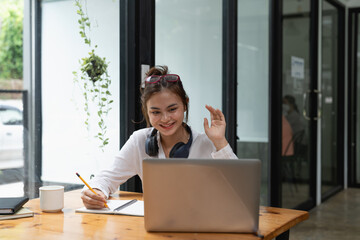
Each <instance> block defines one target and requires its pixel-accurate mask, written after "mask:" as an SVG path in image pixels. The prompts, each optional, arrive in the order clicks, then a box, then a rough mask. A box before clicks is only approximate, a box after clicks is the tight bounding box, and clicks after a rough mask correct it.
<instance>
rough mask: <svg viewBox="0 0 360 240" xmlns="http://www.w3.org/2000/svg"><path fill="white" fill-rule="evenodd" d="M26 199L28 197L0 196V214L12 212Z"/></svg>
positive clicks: (27, 199)
mask: <svg viewBox="0 0 360 240" xmlns="http://www.w3.org/2000/svg"><path fill="white" fill-rule="evenodd" d="M27 201H29V198H28V197H14V198H0V214H14V213H15V212H17V211H18V210H19V209H20V208H21V207H22V206H23V205H24V204H25V203H26V202H27Z"/></svg>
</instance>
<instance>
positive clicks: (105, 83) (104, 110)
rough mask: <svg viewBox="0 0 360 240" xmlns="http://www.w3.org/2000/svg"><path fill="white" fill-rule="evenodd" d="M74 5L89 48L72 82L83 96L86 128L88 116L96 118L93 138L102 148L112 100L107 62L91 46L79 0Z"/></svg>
mask: <svg viewBox="0 0 360 240" xmlns="http://www.w3.org/2000/svg"><path fill="white" fill-rule="evenodd" d="M75 6H76V7H77V14H78V16H79V20H78V23H79V28H80V32H79V33H80V36H81V38H82V39H83V40H84V42H85V44H86V45H88V47H89V48H90V51H89V52H88V55H87V56H86V57H84V58H81V59H80V60H79V63H80V69H79V70H78V71H74V72H73V75H74V82H75V83H76V84H77V85H78V86H79V87H80V89H81V91H82V94H83V96H84V100H85V101H84V111H85V113H86V119H85V125H86V127H87V129H89V119H90V117H96V118H97V123H98V124H97V125H98V128H99V131H98V133H97V134H96V135H95V138H97V139H99V140H100V141H101V144H100V146H99V147H100V148H101V149H102V150H103V147H105V146H106V145H107V144H108V143H109V138H108V137H106V132H107V127H106V124H105V121H104V119H105V117H106V116H107V114H108V112H109V111H110V110H111V103H112V102H113V100H112V99H111V93H110V91H109V86H110V84H111V79H110V77H109V74H108V71H107V68H108V62H107V61H106V58H105V57H104V58H101V57H100V56H98V55H97V54H96V49H97V45H95V46H94V47H92V42H91V39H90V37H89V32H90V30H91V23H90V20H89V17H88V16H87V14H85V13H84V11H83V7H82V4H81V2H80V0H75ZM90 104H93V105H94V106H95V107H96V109H97V114H96V115H95V116H93V114H92V113H90V110H89V109H90V108H89V106H90Z"/></svg>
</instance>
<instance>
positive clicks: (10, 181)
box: [0, 0, 27, 197]
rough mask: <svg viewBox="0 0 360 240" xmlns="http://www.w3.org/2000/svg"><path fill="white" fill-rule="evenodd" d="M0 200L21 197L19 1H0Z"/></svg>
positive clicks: (21, 23)
mask: <svg viewBox="0 0 360 240" xmlns="http://www.w3.org/2000/svg"><path fill="white" fill-rule="evenodd" d="M0 2H1V3H0V5H1V7H0V196H1V197H10V196H13V197H18V196H23V195H24V184H23V180H24V154H23V152H24V148H23V146H24V139H25V137H27V133H26V134H25V135H24V128H23V121H22V119H23V115H22V112H23V99H22V98H23V94H22V93H23V91H22V89H23V18H24V16H23V15H24V14H23V12H24V1H23V0H1V1H0Z"/></svg>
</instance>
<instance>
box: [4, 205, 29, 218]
mask: <svg viewBox="0 0 360 240" xmlns="http://www.w3.org/2000/svg"><path fill="white" fill-rule="evenodd" d="M32 216H34V212H33V211H31V210H29V209H27V208H24V207H23V208H20V210H19V211H17V212H16V213H14V214H10V215H9V214H8V215H0V220H7V219H15V218H24V217H32Z"/></svg>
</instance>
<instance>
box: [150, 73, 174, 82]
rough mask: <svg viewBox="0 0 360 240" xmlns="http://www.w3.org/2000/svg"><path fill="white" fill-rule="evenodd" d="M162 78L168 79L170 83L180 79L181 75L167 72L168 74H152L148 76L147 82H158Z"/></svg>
mask: <svg viewBox="0 0 360 240" xmlns="http://www.w3.org/2000/svg"><path fill="white" fill-rule="evenodd" d="M161 79H163V81H167V82H170V83H173V82H177V81H180V77H179V75H176V74H166V75H151V76H149V77H148V78H146V80H145V83H146V84H152V83H158V82H160V80H161Z"/></svg>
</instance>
